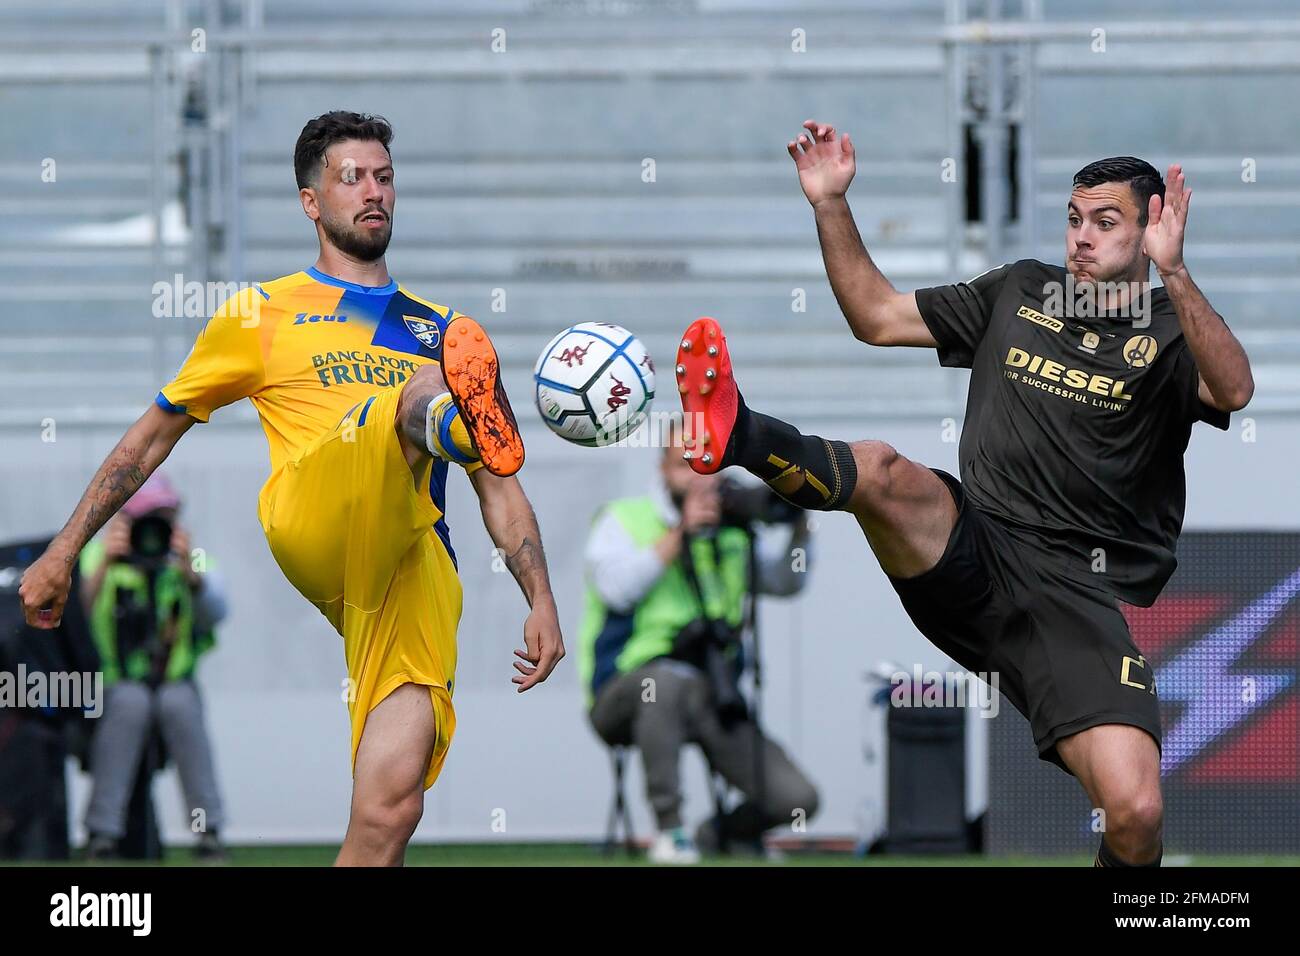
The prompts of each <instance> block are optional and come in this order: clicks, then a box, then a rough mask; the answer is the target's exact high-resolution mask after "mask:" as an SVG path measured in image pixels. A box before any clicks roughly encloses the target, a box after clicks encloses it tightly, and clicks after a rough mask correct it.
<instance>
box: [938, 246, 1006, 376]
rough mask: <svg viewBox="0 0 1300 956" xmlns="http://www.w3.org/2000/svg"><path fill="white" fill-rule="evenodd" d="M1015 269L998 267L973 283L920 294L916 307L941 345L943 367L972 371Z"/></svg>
mask: <svg viewBox="0 0 1300 956" xmlns="http://www.w3.org/2000/svg"><path fill="white" fill-rule="evenodd" d="M1010 272H1011V265H1010V264H1007V265H1003V266H998V267H997V268H996V269H990V270H989V271H988V272H985V273H984V274H983V275H979V276H976V277H975V278H974V279H971V280H970V281H969V282H958V283H957V284H956V285H939V286H933V287H931V288H928V289H917V290H916V307H917V309H918V310H919V311H920V313H921V318H922V319H924V320H925V324H926V326H927V327H928V328H929V330H930V334H931V335H933V336H934V340H935V341H936V342H937V343H939V364H940V365H945V366H948V367H951V368H970V367H971V363H972V362H974V361H975V350H976V349H977V348H979V344H980V340H981V339H983V338H984V333H985V331H987V330H988V327H989V319H990V318H991V317H992V315H993V303H995V302H996V301H997V299H998V294H999V293H1000V292H1001V291H1002V285H1003V283H1005V282H1006V279H1007V275H1008V274H1009V273H1010Z"/></svg>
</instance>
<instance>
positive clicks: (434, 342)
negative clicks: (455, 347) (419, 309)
mask: <svg viewBox="0 0 1300 956" xmlns="http://www.w3.org/2000/svg"><path fill="white" fill-rule="evenodd" d="M402 321H403V322H405V323H406V327H407V328H408V329H410V330H411V334H412V335H414V336H415V337H416V339H418V340H419V342H420V344H421V345H423V346H424V347H425V348H427V349H436V348H437V347H438V343H439V342H441V341H442V330H441V329H439V328H438V326H437V324H436V323H434V322H430V321H428V320H427V319H421V318H419V317H417V316H414V315H404V316H402Z"/></svg>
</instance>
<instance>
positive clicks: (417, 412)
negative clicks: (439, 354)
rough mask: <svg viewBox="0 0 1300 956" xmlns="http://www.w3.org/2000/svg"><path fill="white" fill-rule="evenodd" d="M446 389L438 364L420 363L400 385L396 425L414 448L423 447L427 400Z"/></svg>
mask: <svg viewBox="0 0 1300 956" xmlns="http://www.w3.org/2000/svg"><path fill="white" fill-rule="evenodd" d="M445 391H447V381H446V379H444V378H443V377H442V370H441V369H439V368H438V366H436V365H433V364H430V365H422V366H420V367H419V368H418V369H416V370H415V374H414V375H412V376H411V378H410V379H408V380H407V382H406V384H405V385H403V386H402V394H401V395H400V396H398V399H397V427H398V428H399V429H400V430H401V433H402V434H403V435H404V436H405V437H406V439H407V440H408V441H409V442H410V443H411V444H412V445H414V446H415V447H416V448H420V449H422V448H424V440H425V439H424V428H425V413H426V412H427V410H428V408H429V402H430V401H431V400H433V399H434V398H437V397H438V396H439V395H441V394H442V393H443V392H445Z"/></svg>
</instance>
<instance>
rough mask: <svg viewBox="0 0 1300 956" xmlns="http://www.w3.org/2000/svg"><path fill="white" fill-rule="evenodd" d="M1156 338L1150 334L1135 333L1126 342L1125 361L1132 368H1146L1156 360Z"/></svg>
mask: <svg viewBox="0 0 1300 956" xmlns="http://www.w3.org/2000/svg"><path fill="white" fill-rule="evenodd" d="M1156 348H1157V346H1156V340H1155V339H1154V338H1152V337H1151V336H1149V335H1135V336H1133V337H1132V338H1131V339H1129V340H1128V341H1127V342H1125V343H1124V361H1125V363H1127V365H1128V366H1129V367H1130V368H1146V367H1147V366H1148V365H1150V364H1151V363H1152V362H1154V361H1155V360H1156Z"/></svg>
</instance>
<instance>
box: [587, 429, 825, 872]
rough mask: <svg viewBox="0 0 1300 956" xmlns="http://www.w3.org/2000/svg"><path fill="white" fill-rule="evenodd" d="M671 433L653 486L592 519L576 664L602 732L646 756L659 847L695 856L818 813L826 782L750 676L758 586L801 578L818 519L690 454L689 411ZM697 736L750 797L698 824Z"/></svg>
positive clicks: (667, 857)
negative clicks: (778, 728)
mask: <svg viewBox="0 0 1300 956" xmlns="http://www.w3.org/2000/svg"><path fill="white" fill-rule="evenodd" d="M666 431H668V432H669V439H670V440H668V441H666V442H664V444H665V448H664V453H663V457H662V459H661V465H660V474H659V477H660V480H659V481H658V482H656V484H655V486H654V487H653V488H652V490H651V493H650V494H649V495H646V496H644V497H639V498H625V499H620V500H617V501H613V502H610V503H609V504H608V505H606V506H605V507H603V508H602V509H601V510H600V511H599V512H598V513H597V514H596V516H595V518H594V520H593V524H592V530H591V535H590V538H589V539H588V543H587V548H586V554H585V565H586V578H587V595H586V612H585V617H584V620H583V625H582V632H581V635H580V638H579V662H578V666H579V672H580V674H581V676H582V680H583V683H584V685H585V686H586V689H587V704H588V707H589V715H590V719H591V723H592V726H593V728H594V729H595V730H596V733H597V734H598V735H599V736H600V738H601V739H602V740H603V741H604V742H605V743H606V744H608V745H610V746H617V745H623V746H635V747H636V748H637V750H638V751H639V752H640V754H641V759H642V764H643V767H644V769H645V778H646V790H647V796H648V798H649V802H650V805H651V809H652V810H653V813H654V817H655V822H656V825H657V828H658V834H657V836H656V838H655V840H654V842H653V843H652V844H651V848H650V859H651V860H652V861H653V862H658V863H694V862H696V861H698V860H699V859H700V854H701V852H702V851H703V852H711V851H716V850H719V849H730V848H735V847H746V846H747V847H754V848H760V849H761V844H762V834H763V833H764V831H766V830H768V829H770V828H772V827H776V826H780V825H785V826H790V825H791V824H795V823H800V822H802V823H806V822H807V821H808V820H809V819H810V818H811V817H812V816H813V814H814V813H816V810H817V804H818V795H817V791H816V789H815V788H814V786H813V785H812V783H811V782H810V781H809V780H808V778H807V776H806V775H805V774H804V773H803V772H802V771H800V770H799V769H798V768H797V767H796V766H795V764H794V762H793V761H792V760H791V759H790V757H789V756H788V755H787V754H786V752H785V751H784V750H783V749H782V748H781V747H780V745H778V744H777V743H776V742H775V741H773V740H772V739H771V738H769V737H767V736H766V735H765V734H764V733H763V732H762V730H761V729H760V727H759V724H758V721H757V719H756V714H755V710H754V707H753V705H752V704H751V703H750V702H747V701H746V699H745V696H744V694H743V693H742V691H741V686H740V678H741V675H742V672H743V670H744V667H745V665H746V663H747V662H746V661H745V655H744V653H743V641H742V636H743V633H744V631H745V630H746V629H747V628H746V626H747V625H750V626H751V628H752V624H753V621H752V614H751V613H749V612H752V611H753V608H754V605H753V601H754V598H755V596H756V595H757V594H759V593H762V594H771V595H782V596H788V595H793V594H795V593H797V592H798V591H799V590H801V589H802V587H803V584H804V581H805V579H806V577H807V575H806V573H805V572H806V569H807V545H808V540H809V531H808V525H807V521H806V517H805V514H804V513H803V512H800V511H798V510H797V509H794V508H791V507H790V506H788V505H786V504H785V503H784V502H782V501H781V500H780V499H779V498H777V497H776V496H775V495H774V494H773V493H772V492H770V491H769V490H768V489H767V488H766V487H764V486H761V485H760V486H757V487H754V486H744V485H739V484H735V483H733V482H731V481H729V480H728V479H727V478H725V477H723V476H720V475H707V476H706V475H697V474H696V473H695V472H694V471H692V470H691V468H690V466H689V465H687V464H686V462H685V461H683V460H682V443H681V423H680V420H677V421H674V423H673V424H672V426H671V428H670V429H668V430H666ZM748 663H749V664H751V665H753V664H755V663H757V662H754V661H751V662H748ZM688 743H695V744H698V745H699V746H700V748H701V750H702V751H703V753H704V757H705V759H706V760H707V762H708V764H709V767H710V768H711V770H712V771H714V772H716V773H718V774H721V776H722V777H723V778H724V779H725V780H726V781H727V782H728V783H729V784H730V785H732V786H733V787H735V788H736V789H737V790H739V791H740V792H741V793H742V794H743V795H744V800H743V802H742V803H740V805H738V806H736V807H735V808H734V809H732V810H730V811H727V812H726V813H725V814H724V815H723V816H722V818H721V819H717V818H715V819H712V820H708V821H706V822H705V823H703V824H701V825H700V826H699V827H698V828H697V830H696V832H695V834H694V836H692V835H691V833H690V832H689V831H688V830H687V829H686V827H685V826H684V824H683V821H682V817H681V804H682V794H681V780H680V774H679V761H680V754H681V750H682V747H683V746H684V745H685V744H688Z"/></svg>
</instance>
